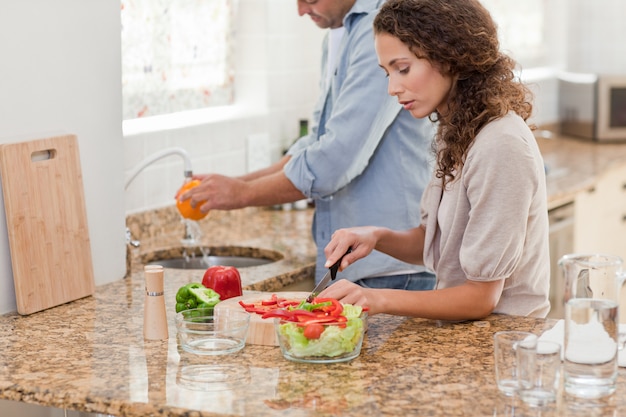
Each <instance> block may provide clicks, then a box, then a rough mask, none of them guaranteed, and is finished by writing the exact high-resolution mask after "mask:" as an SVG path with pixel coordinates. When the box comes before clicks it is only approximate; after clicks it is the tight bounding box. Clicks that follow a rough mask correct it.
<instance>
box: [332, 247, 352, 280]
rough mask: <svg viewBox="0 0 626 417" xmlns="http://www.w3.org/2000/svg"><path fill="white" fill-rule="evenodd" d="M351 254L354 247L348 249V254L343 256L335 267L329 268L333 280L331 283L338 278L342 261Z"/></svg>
mask: <svg viewBox="0 0 626 417" xmlns="http://www.w3.org/2000/svg"><path fill="white" fill-rule="evenodd" d="M350 252H352V247H350V248H348V250H347V251H346V253H344V254H343V255H341V258H339V260H338V261H337V262H335V263H334V264H333V266H331V267H330V268H329V269H330V279H331V281H334V280H335V278H336V277H337V271H339V265H341V261H342V260H343V257H344V256H346V255H347V254H349V253H350Z"/></svg>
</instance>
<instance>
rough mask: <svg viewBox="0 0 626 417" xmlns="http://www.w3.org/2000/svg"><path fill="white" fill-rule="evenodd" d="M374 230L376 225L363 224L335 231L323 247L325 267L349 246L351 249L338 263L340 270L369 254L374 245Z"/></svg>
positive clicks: (341, 254) (328, 266) (332, 263)
mask: <svg viewBox="0 0 626 417" xmlns="http://www.w3.org/2000/svg"><path fill="white" fill-rule="evenodd" d="M376 230H377V227H374V226H363V227H351V228H349V229H338V230H337V231H335V233H333V236H332V238H331V240H330V242H328V245H326V247H325V248H324V254H325V255H326V264H325V266H326V268H330V267H331V266H332V265H334V264H335V262H337V261H338V260H339V259H340V258H341V257H342V256H343V255H344V254H345V253H346V252H347V251H348V248H351V250H352V251H351V252H350V253H348V254H346V255H345V256H344V258H343V260H342V261H341V264H340V265H339V270H340V271H343V270H344V269H346V268H347V267H348V266H349V265H351V264H353V263H354V262H356V261H357V260H359V259H361V258H364V257H366V256H367V255H369V254H370V253H371V252H372V250H374V248H375V247H376V242H377V238H376V236H375V232H376Z"/></svg>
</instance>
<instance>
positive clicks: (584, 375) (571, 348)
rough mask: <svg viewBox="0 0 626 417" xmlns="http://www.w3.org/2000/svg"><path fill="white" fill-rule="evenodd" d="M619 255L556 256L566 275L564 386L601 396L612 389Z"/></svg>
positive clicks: (584, 394) (567, 389)
mask: <svg viewBox="0 0 626 417" xmlns="http://www.w3.org/2000/svg"><path fill="white" fill-rule="evenodd" d="M622 264H623V261H622V259H621V258H620V257H619V256H615V255H609V254H570V255H565V256H563V257H562V258H561V259H560V260H559V266H560V268H561V270H562V272H563V276H564V279H565V294H564V297H563V298H564V302H565V337H564V346H563V348H564V349H563V350H564V358H563V359H564V362H563V363H564V366H563V371H564V372H563V374H564V379H565V392H566V393H567V394H570V395H573V396H575V397H581V398H599V397H604V396H607V395H611V394H612V393H613V392H615V389H616V382H617V364H618V352H619V350H621V347H619V342H620V339H621V338H622V337H620V333H619V301H620V291H621V286H622V282H623V272H622Z"/></svg>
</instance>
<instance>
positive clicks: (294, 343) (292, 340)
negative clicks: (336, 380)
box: [278, 304, 364, 358]
mask: <svg viewBox="0 0 626 417" xmlns="http://www.w3.org/2000/svg"><path fill="white" fill-rule="evenodd" d="M361 313H362V308H361V307H360V306H353V305H350V304H345V305H344V306H343V312H342V315H344V316H346V318H347V319H348V320H347V322H346V323H345V324H346V327H344V328H341V327H340V326H338V325H325V326H324V327H325V330H324V332H323V333H322V334H321V336H320V338H319V339H307V338H306V337H304V334H303V333H304V327H303V326H299V325H298V324H296V323H291V322H285V323H283V324H280V325H279V329H278V331H279V333H280V336H281V337H283V338H284V339H283V340H284V342H285V345H286V346H284V347H285V349H286V350H288V351H289V354H291V355H292V356H294V357H299V358H304V357H308V356H327V357H336V356H340V355H343V354H346V353H350V352H353V351H354V349H356V347H357V345H358V343H359V342H360V341H361V336H362V334H363V330H364V329H363V326H364V323H363V319H362V318H361Z"/></svg>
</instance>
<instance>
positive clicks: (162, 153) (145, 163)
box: [124, 148, 193, 190]
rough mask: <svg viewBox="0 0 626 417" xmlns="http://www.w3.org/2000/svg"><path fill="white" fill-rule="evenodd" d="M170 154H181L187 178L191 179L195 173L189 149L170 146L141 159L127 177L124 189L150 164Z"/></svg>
mask: <svg viewBox="0 0 626 417" xmlns="http://www.w3.org/2000/svg"><path fill="white" fill-rule="evenodd" d="M170 155H180V156H181V157H182V158H183V160H184V163H185V172H184V175H185V178H187V179H191V176H192V175H193V171H192V170H191V159H190V158H189V154H188V153H187V151H186V150H184V149H183V148H168V149H163V150H162V151H159V152H155V153H153V154H152V155H150V156H148V157H147V158H146V159H144V160H143V161H141V162H140V163H139V165H137V166H136V167H135V169H134V170H133V172H132V173H131V174H130V175H129V176H128V178H127V179H126V184H125V185H124V190H126V189H127V188H128V186H129V185H130V183H131V182H133V180H134V179H135V177H136V176H137V175H139V173H140V172H141V171H143V170H144V169H145V168H146V167H147V166H148V165H150V164H152V163H154V162H156V161H157V160H159V159H161V158H164V157H166V156H170Z"/></svg>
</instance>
